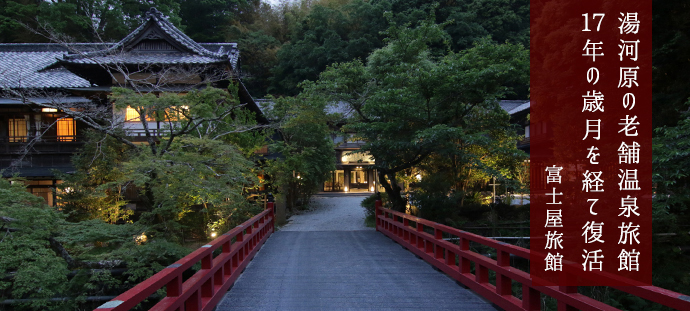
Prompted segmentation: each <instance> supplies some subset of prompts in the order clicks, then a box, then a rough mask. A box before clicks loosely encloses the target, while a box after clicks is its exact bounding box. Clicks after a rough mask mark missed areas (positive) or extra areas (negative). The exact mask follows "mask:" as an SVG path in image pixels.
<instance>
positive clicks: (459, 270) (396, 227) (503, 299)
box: [376, 201, 690, 311]
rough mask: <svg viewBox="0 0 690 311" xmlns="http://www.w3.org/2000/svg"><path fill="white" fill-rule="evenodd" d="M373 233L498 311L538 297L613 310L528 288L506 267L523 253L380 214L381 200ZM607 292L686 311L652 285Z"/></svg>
mask: <svg viewBox="0 0 690 311" xmlns="http://www.w3.org/2000/svg"><path fill="white" fill-rule="evenodd" d="M411 222H413V223H414V226H412V225H411ZM376 230H377V231H380V232H382V233H383V234H385V235H387V236H388V237H389V238H391V239H393V240H394V241H396V242H397V243H399V244H400V245H402V246H404V247H406V248H407V249H408V250H410V251H411V252H412V253H414V254H416V255H417V256H419V257H421V258H422V259H424V260H425V261H427V262H428V263H430V264H431V265H433V266H434V267H436V268H438V269H439V270H441V271H443V272H444V273H446V274H447V275H449V276H450V277H452V278H453V279H455V280H456V281H459V282H460V283H462V284H463V285H465V286H467V287H468V288H470V289H472V290H473V291H475V292H476V293H478V294H480V295H481V296H483V297H484V298H486V299H488V300H490V301H491V302H493V303H494V304H496V305H497V306H499V307H501V308H503V309H504V310H541V294H544V295H547V296H550V297H552V298H554V299H556V300H557V301H558V310H559V311H560V310H564V311H565V310H567V311H571V310H619V309H617V308H614V307H612V306H610V305H607V304H605V303H603V302H600V301H597V300H594V299H592V298H589V297H587V296H584V295H582V294H579V293H578V290H577V286H532V279H531V277H530V274H529V273H527V272H525V271H522V270H519V269H517V268H515V267H512V266H511V265H510V256H511V255H513V256H517V257H521V258H524V259H525V260H529V258H530V250H529V249H525V248H522V247H517V246H514V245H511V244H507V243H503V242H499V241H495V240H492V239H488V238H485V237H482V236H479V235H476V234H473V233H469V232H466V231H462V230H459V229H456V228H452V227H448V226H445V225H441V224H438V223H435V222H432V221H428V220H425V219H421V218H417V217H414V216H411V215H407V214H405V213H400V212H396V211H392V210H389V209H384V208H382V207H381V201H377V202H376ZM425 230H432V231H433V232H434V234H430V233H427V232H426V231H425ZM444 235H445V236H446V237H449V238H450V239H457V240H458V244H454V243H452V242H449V241H447V240H445V239H444ZM470 241H471V242H475V243H478V244H481V245H484V246H487V247H490V248H493V249H495V250H496V254H497V256H496V260H494V259H492V258H489V257H486V256H484V255H481V254H479V253H475V252H473V251H471V250H470ZM471 263H473V264H474V267H475V271H474V273H472V269H471ZM489 270H491V271H494V272H495V275H496V279H495V284H496V285H493V284H491V283H490V282H489ZM513 281H516V282H518V283H520V284H522V297H521V299H519V298H518V297H516V296H515V295H513V293H512V282H513ZM613 288H615V289H618V290H620V291H623V292H626V293H629V294H632V295H635V296H638V297H641V298H643V299H647V300H650V301H653V302H656V303H659V304H662V305H664V306H667V307H671V308H675V309H678V310H690V297H688V296H685V295H683V294H680V293H676V292H673V291H670V290H666V289H663V288H659V287H655V286H620V287H613Z"/></svg>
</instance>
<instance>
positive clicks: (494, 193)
mask: <svg viewBox="0 0 690 311" xmlns="http://www.w3.org/2000/svg"><path fill="white" fill-rule="evenodd" d="M491 178H492V179H493V181H494V183H493V184H489V186H493V187H494V192H493V203H494V204H496V186H500V185H501V184H497V183H496V177H491Z"/></svg>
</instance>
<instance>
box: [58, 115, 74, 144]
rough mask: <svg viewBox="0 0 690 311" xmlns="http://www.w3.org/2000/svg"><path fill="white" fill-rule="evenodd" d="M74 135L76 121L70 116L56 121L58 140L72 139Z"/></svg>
mask: <svg viewBox="0 0 690 311" xmlns="http://www.w3.org/2000/svg"><path fill="white" fill-rule="evenodd" d="M75 136H76V123H75V122H74V119H72V118H62V119H60V120H58V121H57V139H58V141H74V140H75Z"/></svg>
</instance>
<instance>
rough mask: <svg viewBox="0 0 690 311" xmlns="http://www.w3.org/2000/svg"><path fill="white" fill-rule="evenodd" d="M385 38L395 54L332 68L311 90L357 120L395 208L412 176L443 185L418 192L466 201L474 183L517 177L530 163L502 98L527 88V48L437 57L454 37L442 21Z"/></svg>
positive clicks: (353, 126)
mask: <svg viewBox="0 0 690 311" xmlns="http://www.w3.org/2000/svg"><path fill="white" fill-rule="evenodd" d="M386 34H387V35H388V37H389V38H388V40H387V44H386V46H385V47H383V48H381V49H378V50H375V51H374V52H373V53H372V54H371V55H370V56H369V57H368V59H367V63H366V64H365V63H363V62H361V61H353V62H348V63H339V64H336V65H333V66H331V67H329V68H328V69H327V70H326V71H324V72H323V73H322V74H321V76H320V79H319V80H318V81H317V82H316V83H307V84H305V85H306V87H305V90H306V91H307V92H314V93H318V94H321V96H323V97H324V98H326V99H327V100H328V101H330V102H343V103H347V104H348V105H349V107H350V109H352V111H354V112H355V113H354V117H353V118H352V119H351V120H349V123H348V124H347V126H346V128H347V129H348V130H349V131H351V132H354V133H357V135H358V136H359V137H361V138H362V140H363V141H365V142H366V144H365V145H364V146H363V147H362V148H361V150H362V151H367V152H369V153H370V154H371V155H372V156H373V157H374V158H375V159H376V164H375V167H376V169H377V170H378V172H379V182H380V184H381V185H382V186H383V187H384V188H385V189H386V193H388V197H389V199H390V200H391V202H392V204H393V207H394V208H395V209H398V210H403V209H404V208H405V206H406V203H407V202H406V200H405V199H404V198H403V196H402V193H401V192H402V191H403V189H401V187H400V186H399V184H400V181H401V180H400V179H401V178H403V177H402V175H403V174H405V173H407V174H406V175H407V176H412V175H416V174H421V175H425V176H429V179H442V182H440V183H435V182H431V183H425V182H422V183H421V184H419V186H420V188H421V189H422V191H423V192H427V193H428V192H438V193H439V195H440V196H444V197H448V193H449V192H451V191H454V192H457V193H458V194H460V195H459V197H460V198H462V197H464V195H465V191H466V190H469V186H470V185H471V182H473V181H475V182H476V181H477V180H483V181H485V180H486V179H488V178H490V176H501V177H506V178H507V177H512V176H510V173H511V172H513V171H515V170H516V168H517V166H519V165H520V163H521V161H522V160H523V159H524V157H525V156H524V153H522V152H521V151H519V150H517V149H516V147H515V146H516V144H515V141H516V138H517V136H516V135H515V134H514V133H515V132H514V130H513V129H512V128H511V127H510V126H509V122H508V121H509V120H508V119H509V116H508V114H507V113H505V111H503V110H502V109H501V108H500V107H499V105H498V102H497V99H499V98H501V97H502V96H504V95H505V94H506V93H508V92H510V88H509V87H507V86H506V85H507V84H509V83H511V82H522V83H526V79H527V76H528V62H527V52H526V51H525V50H524V48H522V47H521V46H516V45H511V44H500V45H499V44H495V43H493V42H491V41H489V40H482V41H480V42H478V43H477V44H476V45H475V47H473V48H471V49H467V50H464V51H462V52H458V53H455V52H449V53H447V54H442V55H435V53H433V51H432V49H431V48H430V46H431V45H433V44H441V43H442V42H443V40H444V39H447V38H448V36H447V34H446V33H444V32H443V31H442V29H441V26H440V25H438V24H434V23H433V21H426V22H423V23H421V24H420V25H419V26H418V27H415V28H406V27H400V26H396V25H395V24H392V25H391V27H390V28H389V29H388V30H387V32H386ZM478 173H481V174H483V175H482V176H479V175H478ZM421 175H420V176H421ZM473 178H474V179H476V180H472V179H473ZM439 184H443V185H446V186H444V187H436V186H438V185H439ZM450 197H451V198H452V199H453V200H454V198H453V196H452V195H451V196H450ZM421 198H422V197H418V199H421ZM458 201H459V202H456V203H460V204H459V205H458V206H462V199H460V200H458ZM422 205H424V204H423V203H422ZM425 206H431V204H426V205H425ZM423 208H424V207H422V209H423Z"/></svg>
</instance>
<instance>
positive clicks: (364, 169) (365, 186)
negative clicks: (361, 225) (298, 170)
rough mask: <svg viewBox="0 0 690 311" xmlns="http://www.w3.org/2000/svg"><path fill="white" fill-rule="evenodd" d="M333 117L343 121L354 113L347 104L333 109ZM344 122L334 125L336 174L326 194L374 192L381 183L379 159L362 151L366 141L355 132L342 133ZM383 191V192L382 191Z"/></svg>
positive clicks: (329, 181) (328, 185)
mask: <svg viewBox="0 0 690 311" xmlns="http://www.w3.org/2000/svg"><path fill="white" fill-rule="evenodd" d="M327 112H328V113H329V114H338V115H340V116H342V117H343V119H345V118H347V117H348V116H350V113H351V111H350V110H349V108H348V106H347V105H346V104H344V103H337V104H332V105H330V106H329V108H328V111H327ZM343 125H344V123H337V124H331V125H330V126H331V127H332V129H333V130H334V133H338V134H333V135H332V136H331V140H332V141H333V145H334V146H335V148H334V152H335V159H336V163H335V167H336V169H335V171H332V172H331V175H330V176H329V179H328V180H327V181H326V182H325V183H324V185H323V191H326V192H374V191H376V187H377V185H378V183H377V182H376V179H377V174H376V169H375V168H374V164H375V159H374V158H373V157H372V156H371V155H370V154H368V153H365V152H358V151H359V150H360V149H361V148H362V146H363V145H364V143H365V142H364V141H360V140H357V139H356V138H355V137H356V135H355V133H342V132H341V129H342V127H343ZM379 190H380V191H383V189H382V188H381V189H379Z"/></svg>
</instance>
